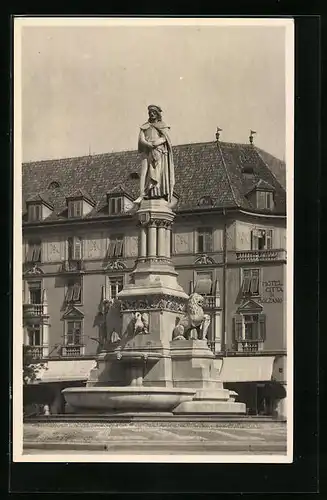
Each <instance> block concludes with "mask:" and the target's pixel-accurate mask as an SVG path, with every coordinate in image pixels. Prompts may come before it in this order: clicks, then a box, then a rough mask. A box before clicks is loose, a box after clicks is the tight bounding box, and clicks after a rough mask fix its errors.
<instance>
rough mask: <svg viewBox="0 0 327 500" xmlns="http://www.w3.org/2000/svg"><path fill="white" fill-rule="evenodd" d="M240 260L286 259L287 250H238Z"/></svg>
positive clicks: (237, 257)
mask: <svg viewBox="0 0 327 500" xmlns="http://www.w3.org/2000/svg"><path fill="white" fill-rule="evenodd" d="M236 260H237V261H238V262H271V261H279V260H286V250H245V251H236Z"/></svg>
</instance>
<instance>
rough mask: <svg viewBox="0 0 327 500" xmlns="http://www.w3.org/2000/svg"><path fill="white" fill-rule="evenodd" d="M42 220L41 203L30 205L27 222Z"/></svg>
mask: <svg viewBox="0 0 327 500" xmlns="http://www.w3.org/2000/svg"><path fill="white" fill-rule="evenodd" d="M41 219H42V205H41V203H35V204H31V205H29V207H28V220H29V222H36V221H38V220H41Z"/></svg>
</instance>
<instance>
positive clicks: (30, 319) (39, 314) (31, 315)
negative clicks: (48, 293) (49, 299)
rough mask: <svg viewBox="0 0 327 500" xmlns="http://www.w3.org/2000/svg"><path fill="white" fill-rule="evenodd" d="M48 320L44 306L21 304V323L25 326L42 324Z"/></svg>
mask: <svg viewBox="0 0 327 500" xmlns="http://www.w3.org/2000/svg"><path fill="white" fill-rule="evenodd" d="M47 318H49V315H48V312H47V306H46V305H45V304H23V320H24V321H23V322H24V324H25V325H31V324H34V323H40V322H41V321H42V322H44V321H46V319H47Z"/></svg>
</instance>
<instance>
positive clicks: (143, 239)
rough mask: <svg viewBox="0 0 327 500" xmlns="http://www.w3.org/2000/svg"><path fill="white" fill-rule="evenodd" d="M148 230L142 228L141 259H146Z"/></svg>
mask: <svg viewBox="0 0 327 500" xmlns="http://www.w3.org/2000/svg"><path fill="white" fill-rule="evenodd" d="M146 255H147V253H146V228H145V226H140V249H139V257H146Z"/></svg>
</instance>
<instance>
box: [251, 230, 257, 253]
mask: <svg viewBox="0 0 327 500" xmlns="http://www.w3.org/2000/svg"><path fill="white" fill-rule="evenodd" d="M258 249H259V238H258V231H256V230H253V231H251V250H258Z"/></svg>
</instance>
